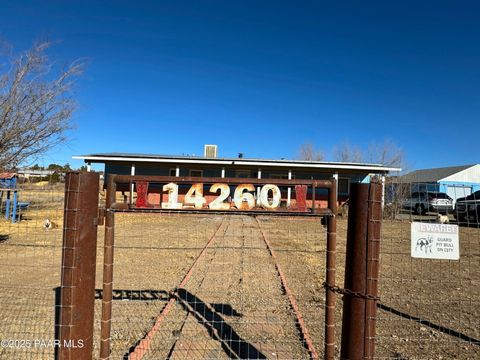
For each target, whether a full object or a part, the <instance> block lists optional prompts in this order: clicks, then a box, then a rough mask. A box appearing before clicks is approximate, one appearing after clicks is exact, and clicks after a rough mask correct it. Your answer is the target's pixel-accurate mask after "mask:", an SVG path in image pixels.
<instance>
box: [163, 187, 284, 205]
mask: <svg viewBox="0 0 480 360" xmlns="http://www.w3.org/2000/svg"><path fill="white" fill-rule="evenodd" d="M163 192H165V193H168V201H167V202H164V203H162V205H161V206H162V209H183V208H191V207H192V206H193V207H194V208H195V209H203V208H204V207H207V208H209V209H211V210H229V209H230V208H231V207H232V205H233V206H234V207H235V208H237V209H239V210H251V209H253V208H254V207H255V205H256V203H258V205H259V206H261V207H262V208H264V209H266V210H275V209H277V208H278V207H279V206H280V200H281V193H280V189H279V188H278V186H277V185H273V184H266V185H264V186H263V187H262V188H261V190H260V192H259V196H258V199H255V196H254V194H253V193H254V192H255V186H253V185H252V184H240V185H238V186H237V187H236V188H235V191H234V193H233V204H231V202H230V201H228V200H227V199H228V197H229V196H230V187H229V186H228V185H227V184H220V183H217V184H213V185H212V186H211V187H210V189H209V192H210V193H213V194H217V197H216V198H215V199H214V200H212V201H211V202H210V203H209V204H207V199H205V197H204V196H203V184H200V183H199V184H193V185H192V187H191V188H190V189H189V190H188V192H187V193H186V194H185V197H184V202H183V203H181V202H179V200H178V185H177V184H175V183H169V184H166V185H163Z"/></svg>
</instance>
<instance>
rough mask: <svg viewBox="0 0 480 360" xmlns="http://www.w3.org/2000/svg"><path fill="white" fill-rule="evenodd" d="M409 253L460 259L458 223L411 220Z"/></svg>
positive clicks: (420, 256) (427, 256)
mask: <svg viewBox="0 0 480 360" xmlns="http://www.w3.org/2000/svg"><path fill="white" fill-rule="evenodd" d="M411 225H412V226H411V236H412V237H411V238H412V245H411V254H412V257H414V258H423V259H445V260H458V259H460V248H459V241H458V225H450V224H435V223H422V222H413V223H412V224H411Z"/></svg>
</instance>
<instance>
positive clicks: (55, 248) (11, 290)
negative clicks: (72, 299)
mask: <svg viewBox="0 0 480 360" xmlns="http://www.w3.org/2000/svg"><path fill="white" fill-rule="evenodd" d="M15 191H16V193H17V196H18V198H17V200H18V201H19V202H18V203H17V204H15V205H14V203H13V194H10V204H9V206H7V192H8V190H7V189H3V190H1V191H0V192H2V194H1V195H2V196H1V197H0V198H1V199H2V200H1V201H0V210H1V218H0V318H1V319H2V321H1V322H0V340H1V341H2V344H1V345H2V346H1V347H0V358H1V359H51V358H53V357H54V354H55V351H56V347H55V344H54V340H55V339H56V338H57V336H56V335H57V334H56V333H55V332H56V327H55V319H56V318H57V316H56V315H58V314H57V313H58V306H57V305H58V302H59V286H60V267H61V253H62V225H63V224H62V219H63V200H64V187H63V184H56V185H50V184H48V182H41V183H37V184H29V183H27V184H21V185H19V186H18V187H17V188H16V189H15ZM12 192H13V190H12ZM14 206H16V208H15V210H16V211H15V212H16V214H15V216H14V218H13V219H12V215H13V210H14ZM7 208H8V211H7ZM6 217H8V219H6ZM12 220H13V221H14V222H12Z"/></svg>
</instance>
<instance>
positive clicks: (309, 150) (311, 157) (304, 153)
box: [298, 142, 325, 161]
mask: <svg viewBox="0 0 480 360" xmlns="http://www.w3.org/2000/svg"><path fill="white" fill-rule="evenodd" d="M298 159H300V160H307V161H322V160H324V159H325V156H324V154H323V152H322V151H320V150H317V149H315V147H314V146H313V144H312V143H309V142H306V143H303V144H302V145H301V146H300V148H299V149H298Z"/></svg>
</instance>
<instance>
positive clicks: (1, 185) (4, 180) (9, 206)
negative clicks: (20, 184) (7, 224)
mask: <svg viewBox="0 0 480 360" xmlns="http://www.w3.org/2000/svg"><path fill="white" fill-rule="evenodd" d="M17 179H18V177H17V174H15V173H0V214H1V213H3V208H5V219H7V220H9V219H10V218H11V219H12V223H14V222H16V221H17V213H18V212H19V210H22V209H26V208H27V207H28V205H30V204H29V203H20V202H18V189H17ZM3 193H5V194H6V199H5V204H4V203H3Z"/></svg>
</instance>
